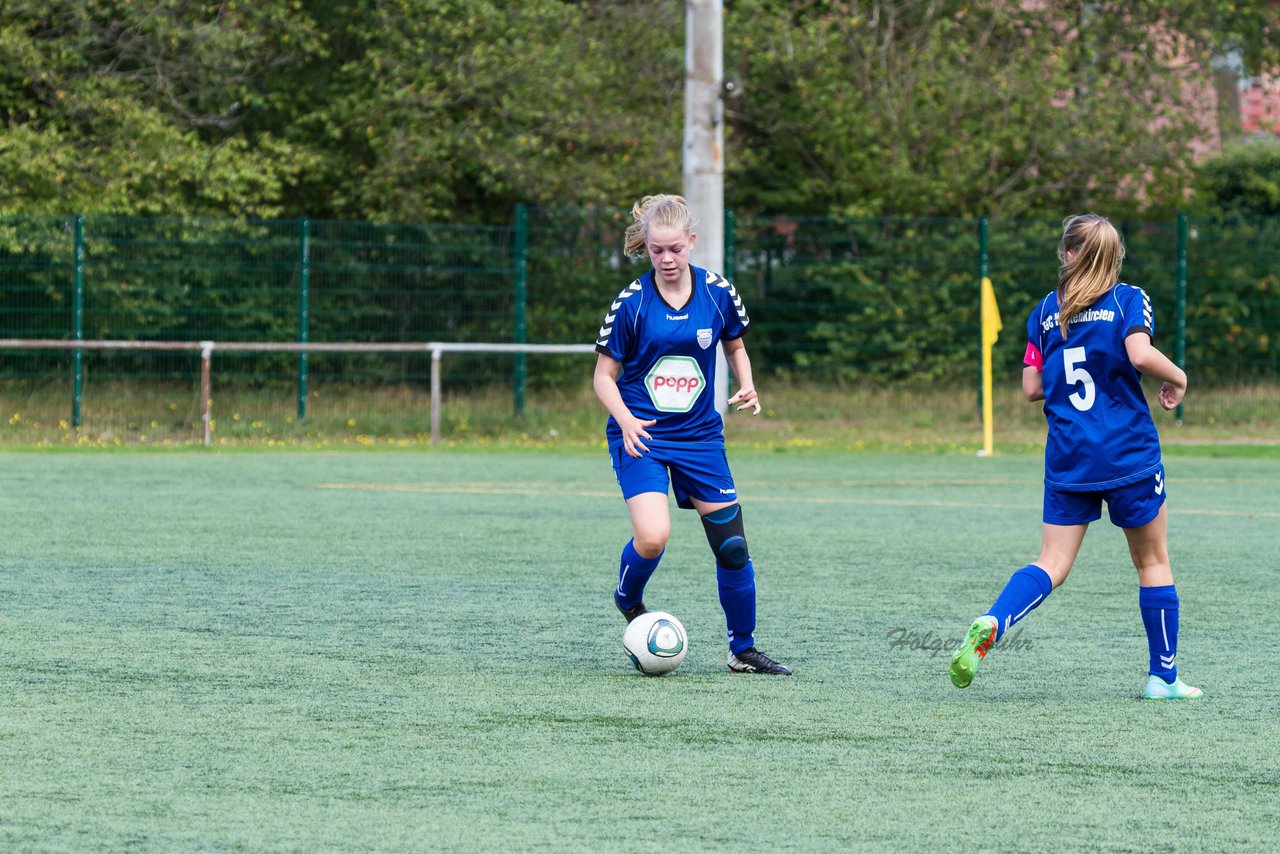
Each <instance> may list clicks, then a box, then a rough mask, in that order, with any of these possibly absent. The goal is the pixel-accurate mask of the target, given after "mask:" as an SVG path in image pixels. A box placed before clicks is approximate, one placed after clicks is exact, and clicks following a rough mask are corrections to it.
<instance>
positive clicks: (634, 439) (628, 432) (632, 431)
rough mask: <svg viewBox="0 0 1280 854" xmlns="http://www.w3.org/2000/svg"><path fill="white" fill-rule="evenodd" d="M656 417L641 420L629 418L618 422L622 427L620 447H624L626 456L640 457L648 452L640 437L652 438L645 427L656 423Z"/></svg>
mask: <svg viewBox="0 0 1280 854" xmlns="http://www.w3.org/2000/svg"><path fill="white" fill-rule="evenodd" d="M657 423H658V421H657V419H651V420H649V421H641V420H640V419H639V418H629V419H627V423H626V424H619V425H618V426H619V427H621V428H622V447H623V448H625V449H626V451H627V456H630V457H642V456H644V455H645V454H647V453H649V448H648V446H646V445H645V443H644V442H642V441H640V440H641V439H652V438H653V437H652V436H650V435H649V433H648V432H647V431H646V430H645V428H646V427H652V426H653V425H654V424H657Z"/></svg>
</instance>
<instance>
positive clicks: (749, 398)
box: [728, 387, 760, 415]
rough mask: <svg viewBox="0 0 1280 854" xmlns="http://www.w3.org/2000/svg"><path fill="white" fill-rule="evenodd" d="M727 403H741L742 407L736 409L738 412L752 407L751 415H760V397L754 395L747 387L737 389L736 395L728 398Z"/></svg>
mask: <svg viewBox="0 0 1280 854" xmlns="http://www.w3.org/2000/svg"><path fill="white" fill-rule="evenodd" d="M728 402H729V403H730V404H734V403H741V404H742V405H741V406H739V407H738V411H739V412H741V411H742V410H744V409H746V408H747V407H752V409H751V414H752V415H759V414H760V397H759V395H757V394H756V390H755V389H753V388H750V387H747V388H741V389H738V393H737V394H735V395H734V396H733V397H731V398H729V400H728Z"/></svg>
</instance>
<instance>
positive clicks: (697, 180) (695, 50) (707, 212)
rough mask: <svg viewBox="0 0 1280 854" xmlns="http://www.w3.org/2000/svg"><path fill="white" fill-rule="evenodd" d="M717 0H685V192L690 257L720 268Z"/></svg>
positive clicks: (721, 404) (719, 374)
mask: <svg viewBox="0 0 1280 854" xmlns="http://www.w3.org/2000/svg"><path fill="white" fill-rule="evenodd" d="M723 15H724V9H723V3H722V2H721V0H685V49H684V57H685V60H684V74H685V76H684V197H685V198H686V199H687V200H688V201H689V206H690V207H691V208H692V209H693V212H694V216H696V217H697V218H698V242H697V243H696V244H694V249H693V256H692V260H693V262H694V263H695V264H697V265H698V266H699V267H704V268H706V269H708V270H713V271H715V272H717V273H723V272H724V102H723V101H722V100H721V97H720V82H721V78H723V77H724V49H723V35H722V32H723V25H722V17H723ZM728 389H729V368H728V364H727V363H726V362H725V358H724V350H723V349H720V350H719V352H718V357H717V358H716V376H715V400H716V409H717V410H719V412H720V413H721V414H722V415H723V414H724V412H725V411H726V410H727V409H728V406H727V404H726V403H725V401H726V400H727V398H728V396H729V393H728Z"/></svg>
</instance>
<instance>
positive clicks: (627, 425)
mask: <svg viewBox="0 0 1280 854" xmlns="http://www.w3.org/2000/svg"><path fill="white" fill-rule="evenodd" d="M621 372H622V364H621V363H620V362H619V361H618V360H617V359H615V358H613V357H612V356H606V355H604V354H603V353H601V354H599V357H598V358H597V359H596V372H595V376H594V377H593V378H592V380H591V385H592V387H593V388H594V389H595V391H596V397H598V398H600V402H601V403H603V404H604V408H605V409H607V410H609V414H610V415H612V416H613V420H614V421H617V422H618V426H619V427H620V428H622V444H623V446H624V447H625V448H626V451H627V455H628V456H632V457H639V456H641V455H642V454H646V453H648V452H649V448H648V446H646V445H645V443H644V442H643V441H642V440H644V439H652V438H653V437H652V436H650V435H649V434H648V432H646V431H645V428H646V427H652V426H653V425H654V424H657V423H658V422H657V421H656V420H655V421H641V420H640V419H639V418H636V417H635V416H634V415H632V414H631V410H630V409H627V405H626V404H625V403H623V402H622V392H620V391H618V374H619V373H621Z"/></svg>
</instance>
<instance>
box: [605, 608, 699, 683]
mask: <svg viewBox="0 0 1280 854" xmlns="http://www.w3.org/2000/svg"><path fill="white" fill-rule="evenodd" d="M622 648H623V649H625V650H626V651H627V657H628V658H630V659H631V663H632V664H633V665H635V668H636V670H639V671H640V672H641V673H643V674H645V675H646V676H661V675H662V674H664V673H670V672H671V671H672V670H675V669H676V668H677V667H679V666H680V662H682V661H684V656H685V653H687V652H688V651H689V636H688V635H686V634H685V633H684V626H682V625H680V621H679V620H677V619H676V618H675V617H673V616H671V615H670V614H668V613H666V612H665V611H650V612H648V613H647V614H641V615H640V616H638V617H636V618H635V619H634V620H632V621H631V622H630V623H627V631H626V632H625V633H624V634H623V635H622Z"/></svg>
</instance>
